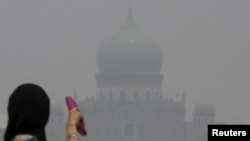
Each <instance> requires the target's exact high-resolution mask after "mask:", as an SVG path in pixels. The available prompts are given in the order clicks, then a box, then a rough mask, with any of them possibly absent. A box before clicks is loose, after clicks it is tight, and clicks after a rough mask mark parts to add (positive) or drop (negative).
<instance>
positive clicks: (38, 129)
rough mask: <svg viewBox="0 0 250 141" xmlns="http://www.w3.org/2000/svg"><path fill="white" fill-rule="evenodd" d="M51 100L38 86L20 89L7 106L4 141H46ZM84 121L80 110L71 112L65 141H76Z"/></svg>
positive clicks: (15, 92)
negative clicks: (78, 125) (78, 130)
mask: <svg viewBox="0 0 250 141" xmlns="http://www.w3.org/2000/svg"><path fill="white" fill-rule="evenodd" d="M49 114H50V100H49V97H48V95H47V94H46V92H45V91H44V90H43V89H42V88H41V87H40V86H38V85H35V84H31V83H27V84H22V85H20V86H18V87H17V88H16V89H15V90H14V92H13V93H12V94H11V96H10V98H9V103H8V125H7V128H6V131H5V135H4V141H46V135H45V126H46V124H47V122H48V120H49ZM81 119H83V116H82V114H81V113H80V112H79V110H78V109H73V110H71V111H70V112H69V116H68V121H67V124H66V133H67V135H66V136H67V137H66V141H77V140H78V137H77V129H76V127H77V124H78V123H79V121H80V120H81Z"/></svg>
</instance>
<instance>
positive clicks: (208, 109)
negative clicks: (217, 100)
mask: <svg viewBox="0 0 250 141" xmlns="http://www.w3.org/2000/svg"><path fill="white" fill-rule="evenodd" d="M215 111H216V107H215V105H214V104H212V103H211V102H210V101H208V99H207V98H206V97H205V98H204V100H203V101H201V102H200V103H197V104H196V105H195V110H194V113H195V115H196V116H215Z"/></svg>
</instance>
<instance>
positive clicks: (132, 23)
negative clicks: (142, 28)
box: [122, 0, 137, 28]
mask: <svg viewBox="0 0 250 141" xmlns="http://www.w3.org/2000/svg"><path fill="white" fill-rule="evenodd" d="M135 27H137V26H136V24H135V21H134V19H133V16H132V4H131V0H129V6H128V16H127V19H126V20H125V22H124V23H123V26H122V28H135Z"/></svg>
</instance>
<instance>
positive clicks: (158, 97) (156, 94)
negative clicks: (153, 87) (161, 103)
mask: <svg viewBox="0 0 250 141" xmlns="http://www.w3.org/2000/svg"><path fill="white" fill-rule="evenodd" d="M155 99H156V100H159V99H160V95H159V92H155Z"/></svg>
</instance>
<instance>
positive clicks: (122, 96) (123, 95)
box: [119, 90, 126, 101]
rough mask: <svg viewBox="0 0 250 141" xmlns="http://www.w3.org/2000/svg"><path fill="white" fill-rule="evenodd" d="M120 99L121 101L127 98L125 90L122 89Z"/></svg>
mask: <svg viewBox="0 0 250 141" xmlns="http://www.w3.org/2000/svg"><path fill="white" fill-rule="evenodd" d="M119 100H120V101H125V100H126V93H125V91H124V90H122V91H121V93H120V98H119Z"/></svg>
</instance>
